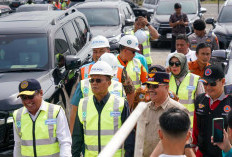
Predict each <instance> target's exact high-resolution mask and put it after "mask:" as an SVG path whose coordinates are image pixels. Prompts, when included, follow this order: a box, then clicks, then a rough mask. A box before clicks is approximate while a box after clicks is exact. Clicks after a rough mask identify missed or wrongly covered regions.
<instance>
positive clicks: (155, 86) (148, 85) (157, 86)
mask: <svg viewBox="0 0 232 157" xmlns="http://www.w3.org/2000/svg"><path fill="white" fill-rule="evenodd" d="M162 85H164V84H147V88H148V89H157V88H159V86H162Z"/></svg>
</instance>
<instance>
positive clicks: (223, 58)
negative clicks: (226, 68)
mask: <svg viewBox="0 0 232 157" xmlns="http://www.w3.org/2000/svg"><path fill="white" fill-rule="evenodd" d="M227 61H228V51H227V50H214V51H212V55H211V59H210V62H211V63H212V64H216V63H224V64H225V63H226V62H227Z"/></svg>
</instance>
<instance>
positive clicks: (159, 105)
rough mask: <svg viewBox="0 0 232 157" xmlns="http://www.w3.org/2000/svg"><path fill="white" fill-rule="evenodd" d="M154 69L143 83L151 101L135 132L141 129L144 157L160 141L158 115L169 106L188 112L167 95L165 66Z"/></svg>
mask: <svg viewBox="0 0 232 157" xmlns="http://www.w3.org/2000/svg"><path fill="white" fill-rule="evenodd" d="M153 68H154V67H153ZM155 69H156V70H154V69H153V70H151V71H153V72H151V73H149V74H148V80H147V82H146V83H145V84H146V86H147V88H148V92H149V95H150V98H151V102H149V104H148V107H147V109H146V111H145V112H144V114H143V115H142V116H141V117H143V119H140V120H139V121H138V125H137V126H138V128H137V132H140V131H141V134H142V135H141V134H140V133H138V134H140V138H141V139H143V140H144V142H143V140H141V141H142V142H141V144H140V146H142V145H144V146H143V148H144V149H143V152H142V153H143V156H145V157H146V156H150V154H151V153H152V151H153V150H154V148H155V147H156V145H157V144H158V143H159V141H160V138H159V135H158V130H159V129H160V125H159V117H160V116H161V114H162V113H163V112H165V111H167V110H168V109H169V108H171V107H177V108H179V109H183V110H185V111H186V112H187V113H188V110H187V109H186V108H185V107H184V106H183V105H181V104H180V103H178V102H177V101H175V100H173V99H171V98H170V97H169V93H168V90H169V74H168V73H166V72H162V71H163V70H162V69H165V68H164V67H160V66H159V67H157V68H155ZM158 70H160V71H158ZM144 125H145V126H144ZM140 146H139V147H140ZM138 149H142V148H138Z"/></svg>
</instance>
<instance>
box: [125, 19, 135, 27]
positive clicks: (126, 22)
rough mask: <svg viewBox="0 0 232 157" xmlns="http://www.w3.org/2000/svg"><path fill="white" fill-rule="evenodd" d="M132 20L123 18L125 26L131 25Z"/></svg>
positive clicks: (132, 23)
mask: <svg viewBox="0 0 232 157" xmlns="http://www.w3.org/2000/svg"><path fill="white" fill-rule="evenodd" d="M134 22H135V21H134V20H131V19H126V20H125V26H133V25H134Z"/></svg>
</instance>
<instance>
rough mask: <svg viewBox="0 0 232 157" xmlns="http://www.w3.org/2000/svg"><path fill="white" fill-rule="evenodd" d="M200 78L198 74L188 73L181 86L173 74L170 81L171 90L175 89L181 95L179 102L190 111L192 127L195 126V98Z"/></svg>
mask: <svg viewBox="0 0 232 157" xmlns="http://www.w3.org/2000/svg"><path fill="white" fill-rule="evenodd" d="M199 78H200V77H199V76H198V75H195V74H192V73H188V74H187V75H186V77H185V78H184V80H183V81H182V82H181V84H180V85H179V87H177V85H176V80H175V78H174V76H173V75H171V78H170V82H169V90H171V91H173V92H174V93H175V94H176V95H177V96H178V97H179V102H180V103H181V104H183V105H184V106H185V107H186V108H187V109H188V111H189V112H190V120H191V128H192V127H193V114H194V98H195V93H196V89H197V85H198V81H199Z"/></svg>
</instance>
